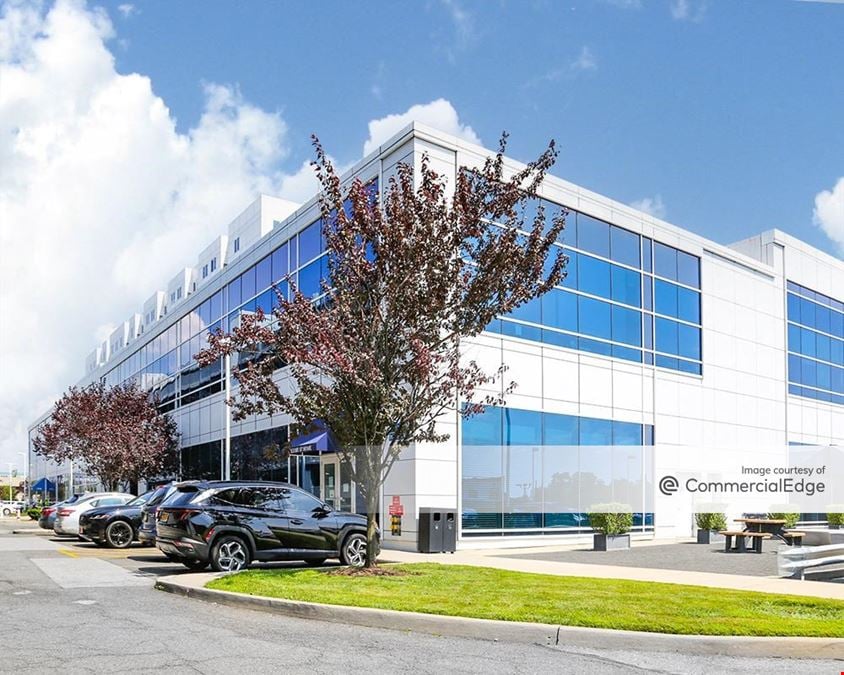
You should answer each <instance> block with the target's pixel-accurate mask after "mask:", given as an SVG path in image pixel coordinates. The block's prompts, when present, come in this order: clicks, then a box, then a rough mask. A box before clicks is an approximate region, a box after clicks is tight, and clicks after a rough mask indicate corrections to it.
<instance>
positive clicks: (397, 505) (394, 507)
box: [390, 495, 404, 516]
mask: <svg viewBox="0 0 844 675" xmlns="http://www.w3.org/2000/svg"><path fill="white" fill-rule="evenodd" d="M390 515H391V516H403V515H404V506H402V503H401V497H400V496H399V495H393V501H392V503H391V504H390Z"/></svg>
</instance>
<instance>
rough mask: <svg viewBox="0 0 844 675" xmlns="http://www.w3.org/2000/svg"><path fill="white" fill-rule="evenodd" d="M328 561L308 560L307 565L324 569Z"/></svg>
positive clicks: (320, 559)
mask: <svg viewBox="0 0 844 675" xmlns="http://www.w3.org/2000/svg"><path fill="white" fill-rule="evenodd" d="M326 560H327V558H311V559H310V560H306V561H305V564H306V565H307V566H308V567H322V566H323V565H324V564H325V561H326Z"/></svg>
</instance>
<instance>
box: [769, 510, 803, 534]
mask: <svg viewBox="0 0 844 675" xmlns="http://www.w3.org/2000/svg"><path fill="white" fill-rule="evenodd" d="M768 518H770V519H771V520H784V521H785V525H783V526H782V527H783V529H784V530H790V529H791V528H792V527H794V526H795V525H797V521H798V520H800V514H799V513H769V514H768Z"/></svg>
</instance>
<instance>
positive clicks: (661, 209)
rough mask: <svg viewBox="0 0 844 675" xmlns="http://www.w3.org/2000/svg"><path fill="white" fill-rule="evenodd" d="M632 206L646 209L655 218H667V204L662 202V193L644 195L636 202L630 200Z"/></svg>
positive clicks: (642, 209)
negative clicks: (650, 195) (649, 195)
mask: <svg viewBox="0 0 844 675" xmlns="http://www.w3.org/2000/svg"><path fill="white" fill-rule="evenodd" d="M630 206H632V207H633V208H634V209H638V210H639V211H644V212H645V213H648V214H650V215H652V216H654V217H655V218H665V204H664V203H663V202H662V196H661V195H655V196H653V197H643V198H642V199H638V200H636V201H635V202H630Z"/></svg>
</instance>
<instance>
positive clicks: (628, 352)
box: [611, 345, 642, 363]
mask: <svg viewBox="0 0 844 675" xmlns="http://www.w3.org/2000/svg"><path fill="white" fill-rule="evenodd" d="M611 354H612V356H613V358H616V359H624V360H625V361H635V362H636V363H641V362H642V352H641V351H640V350H638V349H633V348H632V347H622V346H621V345H613V346H612V352H611Z"/></svg>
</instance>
